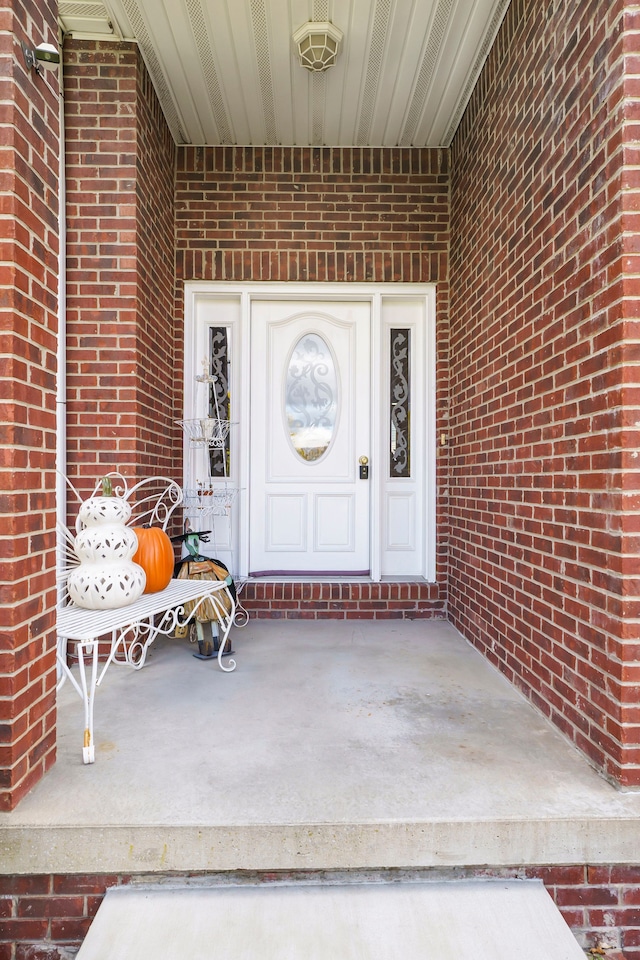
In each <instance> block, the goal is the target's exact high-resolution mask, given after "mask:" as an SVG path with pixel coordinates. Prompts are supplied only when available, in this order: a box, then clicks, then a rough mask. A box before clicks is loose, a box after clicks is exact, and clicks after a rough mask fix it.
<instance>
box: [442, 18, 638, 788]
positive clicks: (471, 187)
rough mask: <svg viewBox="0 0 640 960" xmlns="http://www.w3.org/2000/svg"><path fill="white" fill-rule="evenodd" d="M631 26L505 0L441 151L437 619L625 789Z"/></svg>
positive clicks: (633, 292)
mask: <svg viewBox="0 0 640 960" xmlns="http://www.w3.org/2000/svg"><path fill="white" fill-rule="evenodd" d="M639 27H640V7H638V5H636V4H627V5H626V9H625V5H624V4H623V3H622V2H621V0H615V2H609V0H551V2H549V0H533V2H524V0H514V2H513V3H512V4H511V7H510V9H509V12H508V14H507V17H506V19H505V21H504V23H503V26H502V29H501V32H500V35H499V36H498V39H497V42H496V44H495V45H494V47H493V49H492V51H491V54H490V56H489V58H488V61H487V63H486V65H485V68H484V72H483V75H482V77H481V79H480V81H479V83H478V86H477V88H476V90H475V92H474V94H473V97H472V100H471V102H470V104H469V107H468V110H467V113H466V115H465V117H464V118H463V121H462V123H461V126H460V129H459V131H458V133H457V135H456V138H455V142H454V144H453V147H452V158H451V192H452V220H451V286H452V297H451V317H450V323H451V380H450V396H451V411H450V412H451V424H452V430H451V435H452V441H451V448H450V457H451V484H450V492H451V499H450V518H451V560H450V562H451V578H450V612H451V618H452V620H453V622H454V623H455V624H456V626H457V627H458V628H459V629H460V630H461V631H462V632H463V633H464V634H465V636H467V637H468V638H469V639H471V640H472V641H473V642H474V643H475V644H476V645H477V646H478V647H479V648H480V649H481V650H482V651H483V652H484V653H485V654H486V656H487V657H488V658H489V659H490V660H491V661H492V662H493V663H494V664H496V665H498V666H499V667H500V669H501V670H502V671H503V672H504V673H505V674H506V675H507V676H508V677H509V679H510V680H512V681H513V682H514V683H516V684H517V686H518V687H520V689H521V690H523V691H524V692H525V693H526V694H527V695H528V696H529V697H530V698H531V700H532V701H533V702H534V703H535V704H536V705H537V706H538V707H539V708H540V709H541V710H542V711H543V712H544V713H545V714H547V715H548V716H549V717H550V718H551V719H552V720H553V721H554V722H555V723H556V724H557V725H558V726H559V727H560V729H561V730H563V731H564V733H565V734H566V735H567V736H568V737H570V738H571V739H572V740H573V741H574V742H575V743H576V744H577V745H578V746H579V747H580V748H581V749H582V750H584V751H585V753H586V754H587V755H588V756H589V757H590V758H591V760H592V761H593V762H594V763H595V764H596V765H597V766H598V767H599V768H600V769H601V770H603V771H604V772H605V773H606V774H607V775H608V776H610V777H613V778H615V779H617V780H619V782H621V783H622V784H627V785H632V784H633V785H638V784H640V748H639V743H640V706H639V703H638V701H639V695H638V690H639V689H640V688H639V687H638V680H639V679H640V664H639V662H638V661H639V659H640V643H639V642H638V619H637V618H638V600H637V597H638V588H637V584H638V582H639V581H638V573H639V572H640V565H639V560H638V554H639V551H638V539H637V530H638V508H639V506H640V503H639V501H638V496H637V489H638V478H639V474H638V467H637V462H636V457H637V452H636V448H637V445H638V433H637V427H636V423H637V422H638V406H639V400H640V393H639V392H638V388H637V383H638V366H637V364H638V346H637V344H638V324H637V320H636V319H635V318H636V317H637V301H636V297H637V285H638V281H637V279H636V276H635V274H636V271H637V270H638V259H637V239H636V237H637V232H636V233H635V234H634V233H633V231H634V230H635V231H637V217H638V215H637V213H636V212H635V210H636V209H637V188H638V173H637V169H636V168H635V167H634V164H635V163H637V159H638V151H637V145H636V143H635V142H634V139H637V133H636V131H637V127H634V121H635V120H636V118H637V116H638V100H637V97H638V79H637V76H636V74H637V72H638V67H637V63H638V58H637V53H638V51H639V49H640V33H639ZM623 54H626V55H627V60H626V64H627V71H628V73H627V76H626V78H625V77H624V73H623ZM634 54H635V57H634Z"/></svg>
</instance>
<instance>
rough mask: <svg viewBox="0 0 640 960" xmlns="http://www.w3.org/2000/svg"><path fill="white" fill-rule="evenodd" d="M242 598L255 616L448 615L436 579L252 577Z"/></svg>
mask: <svg viewBox="0 0 640 960" xmlns="http://www.w3.org/2000/svg"><path fill="white" fill-rule="evenodd" d="M239 599H240V602H241V604H242V606H243V607H244V608H245V610H246V611H247V613H248V614H249V616H250V617H251V619H258V620H260V619H267V620H404V619H406V620H419V619H422V618H429V617H444V616H445V610H446V607H445V603H446V600H445V595H444V591H443V590H441V589H440V586H439V584H437V583H424V581H419V582H418V581H416V582H414V583H390V582H386V581H385V582H382V583H352V582H349V581H345V582H337V583H329V582H324V581H323V582H320V583H303V582H300V581H298V582H296V581H292V582H274V581H268V580H267V581H262V580H253V581H251V580H250V581H249V582H248V583H247V584H246V585H245V587H244V589H243V591H242V593H241V595H240V598H239Z"/></svg>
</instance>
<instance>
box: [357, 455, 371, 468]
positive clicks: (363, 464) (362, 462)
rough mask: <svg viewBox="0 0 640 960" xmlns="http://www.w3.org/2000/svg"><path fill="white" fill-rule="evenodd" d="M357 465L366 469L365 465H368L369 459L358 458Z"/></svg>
mask: <svg viewBox="0 0 640 960" xmlns="http://www.w3.org/2000/svg"><path fill="white" fill-rule="evenodd" d="M358 463H359V464H360V466H361V467H366V465H367V464H368V463H369V457H360V459H359V460H358Z"/></svg>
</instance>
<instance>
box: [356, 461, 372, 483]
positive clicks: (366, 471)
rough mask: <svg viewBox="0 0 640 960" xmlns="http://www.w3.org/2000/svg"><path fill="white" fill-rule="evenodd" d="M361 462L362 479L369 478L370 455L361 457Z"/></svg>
mask: <svg viewBox="0 0 640 960" xmlns="http://www.w3.org/2000/svg"><path fill="white" fill-rule="evenodd" d="M358 463H359V464H360V479H361V480H368V479H369V457H360V459H359V460H358Z"/></svg>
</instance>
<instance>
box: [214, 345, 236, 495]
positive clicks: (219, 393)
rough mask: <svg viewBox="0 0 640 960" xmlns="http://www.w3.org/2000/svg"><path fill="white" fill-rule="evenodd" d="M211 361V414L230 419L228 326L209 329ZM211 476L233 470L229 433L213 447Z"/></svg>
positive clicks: (224, 475) (228, 472)
mask: <svg viewBox="0 0 640 960" xmlns="http://www.w3.org/2000/svg"><path fill="white" fill-rule="evenodd" d="M209 362H210V372H211V375H212V376H214V377H216V378H217V379H216V381H215V382H214V383H211V384H210V386H209V416H210V417H219V418H220V419H221V420H223V421H224V420H227V421H229V420H230V419H231V418H230V416H229V413H230V410H231V395H230V392H229V341H228V336H227V328H226V327H211V329H210V331H209ZM209 456H210V457H211V476H212V477H228V476H229V474H230V472H231V443H230V438H229V436H228V435H227V436H226V437H224V438H223V440H222V442H221V444H220V445H219V446H216V447H212V448H211V449H210V451H209Z"/></svg>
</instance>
